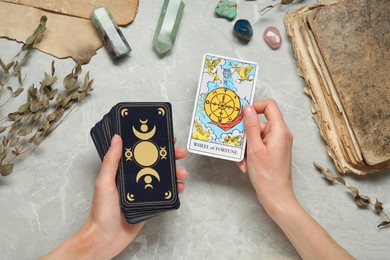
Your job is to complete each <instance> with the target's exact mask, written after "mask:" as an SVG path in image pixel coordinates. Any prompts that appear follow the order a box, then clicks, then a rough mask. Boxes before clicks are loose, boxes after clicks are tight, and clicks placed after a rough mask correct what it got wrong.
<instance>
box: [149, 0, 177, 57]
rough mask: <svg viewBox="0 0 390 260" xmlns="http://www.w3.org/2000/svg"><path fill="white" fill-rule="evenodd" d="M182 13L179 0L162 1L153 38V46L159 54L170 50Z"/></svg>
mask: <svg viewBox="0 0 390 260" xmlns="http://www.w3.org/2000/svg"><path fill="white" fill-rule="evenodd" d="M183 12H184V3H183V2H182V1H181V0H164V4H163V6H162V9H161V13H160V18H159V20H158V24H157V28H156V32H155V34H154V38H153V46H154V48H155V49H156V51H157V52H158V53H159V54H164V53H166V52H167V51H169V50H170V49H171V48H172V46H173V43H174V42H175V39H176V34H177V31H178V29H179V25H180V21H181V18H182V16H183Z"/></svg>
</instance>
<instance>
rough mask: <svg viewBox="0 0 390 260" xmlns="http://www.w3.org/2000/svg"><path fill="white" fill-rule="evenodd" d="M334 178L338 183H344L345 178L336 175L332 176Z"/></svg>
mask: <svg viewBox="0 0 390 260" xmlns="http://www.w3.org/2000/svg"><path fill="white" fill-rule="evenodd" d="M334 180H335V181H338V182H339V183H341V184H342V185H344V186H345V185H346V183H345V180H344V178H343V177H340V176H337V177H335V178H334Z"/></svg>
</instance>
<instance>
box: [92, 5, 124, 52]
mask: <svg viewBox="0 0 390 260" xmlns="http://www.w3.org/2000/svg"><path fill="white" fill-rule="evenodd" d="M91 20H92V23H93V24H94V25H95V28H96V30H97V32H98V33H99V36H100V38H101V39H102V41H103V43H104V46H106V48H107V50H108V52H109V53H110V54H111V56H112V57H113V58H114V59H117V58H119V57H122V56H124V55H126V54H128V53H129V52H130V51H131V48H130V46H129V44H128V42H127V41H126V38H125V37H124V36H123V34H122V32H121V30H120V29H119V27H118V25H117V24H116V22H115V20H114V18H112V15H111V13H110V11H108V9H107V8H105V7H103V6H98V7H96V8H95V9H94V10H93V11H92V14H91Z"/></svg>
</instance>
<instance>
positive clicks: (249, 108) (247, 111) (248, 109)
mask: <svg viewBox="0 0 390 260" xmlns="http://www.w3.org/2000/svg"><path fill="white" fill-rule="evenodd" d="M252 112H253V108H252V106H250V105H247V106H245V107H244V116H250V115H251V114H252Z"/></svg>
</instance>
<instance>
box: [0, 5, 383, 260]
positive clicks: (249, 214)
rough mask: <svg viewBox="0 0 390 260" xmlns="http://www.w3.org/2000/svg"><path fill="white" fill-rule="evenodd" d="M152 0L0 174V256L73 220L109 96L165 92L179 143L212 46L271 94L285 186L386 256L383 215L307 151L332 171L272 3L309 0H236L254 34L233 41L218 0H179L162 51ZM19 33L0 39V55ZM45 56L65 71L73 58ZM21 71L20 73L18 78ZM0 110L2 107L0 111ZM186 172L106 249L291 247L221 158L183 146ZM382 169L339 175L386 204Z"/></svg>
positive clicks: (195, 255)
mask: <svg viewBox="0 0 390 260" xmlns="http://www.w3.org/2000/svg"><path fill="white" fill-rule="evenodd" d="M162 2H163V1H152V0H141V1H140V6H139V10H138V14H137V16H136V19H135V21H134V22H133V23H131V24H130V25H129V26H127V27H126V28H123V29H122V32H123V33H124V35H125V37H126V38H127V39H128V41H129V44H130V45H131V47H132V49H133V51H132V52H131V53H130V55H129V56H128V57H127V58H125V59H124V60H122V61H121V62H117V63H114V62H112V60H111V59H110V57H109V55H108V52H107V51H106V50H105V49H104V48H102V49H100V50H99V51H98V53H97V55H96V56H94V57H93V58H92V60H91V61H90V63H89V64H87V65H85V66H83V70H89V71H90V75H91V78H93V79H94V90H93V92H92V93H91V95H90V96H89V97H88V98H87V99H86V100H85V102H83V103H82V104H80V105H79V106H77V107H76V109H75V110H74V111H73V112H72V113H71V114H70V116H68V117H67V118H66V120H65V121H64V122H63V123H62V124H61V125H60V126H59V127H58V128H57V129H56V130H55V131H54V132H53V133H52V135H50V137H49V138H48V139H47V140H45V141H44V142H43V143H42V145H41V146H39V147H38V149H36V150H35V151H34V152H33V153H31V154H29V155H28V156H26V157H25V158H23V159H22V160H21V161H19V162H18V163H17V165H16V168H15V170H14V173H13V174H12V175H10V176H8V177H1V178H0V259H36V258H38V257H39V256H40V255H42V254H44V253H45V252H48V251H49V250H51V249H53V248H54V247H56V246H57V245H59V244H60V243H61V241H63V240H64V239H66V238H67V237H68V236H70V235H71V234H72V233H74V232H75V231H76V230H77V229H78V228H79V227H80V226H81V225H82V223H83V222H84V221H85V219H86V217H87V215H88V212H89V209H90V204H91V198H92V194H93V184H94V181H95V179H96V176H97V174H98V172H99V169H100V165H101V162H100V159H99V157H98V155H97V152H96V150H95V147H94V145H93V142H92V140H91V138H90V136H89V130H90V129H91V127H92V126H94V124H95V123H96V122H97V121H99V120H100V119H101V118H102V116H103V115H104V114H105V113H106V112H108V111H109V109H110V108H111V107H112V106H113V105H114V104H116V103H118V102H120V101H169V102H171V103H172V105H173V115H174V132H175V135H176V137H177V139H178V142H177V145H178V146H182V147H185V146H186V141H187V137H188V132H189V127H190V119H191V115H192V109H193V104H194V96H195V92H196V88H197V83H198V78H199V73H200V66H201V61H202V57H203V55H204V54H205V53H215V54H220V55H224V56H228V57H235V58H239V59H246V60H251V61H255V62H257V63H258V64H259V75H258V79H257V90H256V93H255V99H256V100H259V99H264V98H274V99H275V100H276V101H277V102H278V104H279V106H280V109H281V110H282V112H283V114H284V118H285V120H286V122H287V124H288V126H289V127H290V129H291V131H292V133H293V135H294V145H293V164H292V169H293V173H292V174H293V186H294V190H295V192H296V194H297V197H298V199H299V200H300V202H301V203H302V205H303V206H304V208H305V209H306V210H307V211H308V212H309V213H310V214H311V215H312V216H313V217H314V218H315V219H316V220H317V221H318V222H319V223H320V224H321V225H322V226H323V227H324V228H325V229H326V230H327V231H328V232H329V233H330V234H331V235H332V236H333V237H334V238H335V240H336V241H337V242H339V243H340V244H341V245H342V246H343V247H345V248H346V249H347V250H348V251H349V252H350V253H351V254H352V255H354V256H355V257H356V258H358V259H386V258H387V259H389V256H390V240H389V237H390V229H383V230H379V229H378V228H377V227H376V226H377V224H379V223H380V222H381V221H382V220H383V218H382V216H380V215H377V214H375V212H373V210H372V209H359V208H358V207H357V206H356V205H355V204H354V201H353V197H352V196H351V195H350V194H349V193H348V192H347V191H346V190H345V189H344V188H343V187H342V186H340V185H329V184H328V183H327V182H326V181H325V180H324V179H323V178H322V177H321V175H320V174H319V173H318V172H317V171H316V170H315V169H314V167H313V161H316V162H318V163H320V164H322V165H323V166H325V167H329V168H330V169H332V170H334V171H335V168H334V165H333V162H332V160H331V159H330V157H329V156H328V154H327V149H326V144H325V142H324V141H323V139H322V137H321V136H320V133H319V130H318V128H317V126H316V124H315V123H314V120H313V118H312V114H311V112H310V98H309V97H308V96H306V95H305V94H304V92H303V88H304V86H305V83H304V80H303V79H301V78H300V77H298V76H297V73H296V64H295V60H294V55H293V50H292V48H291V45H290V43H289V41H288V39H287V35H286V33H285V30H284V26H283V16H284V13H285V12H286V11H287V10H289V9H291V8H297V7H299V6H302V5H303V4H304V3H307V4H310V3H313V2H314V1H305V2H303V1H297V3H295V4H291V5H288V6H280V7H278V8H275V9H273V10H271V11H270V12H269V13H267V15H265V16H263V17H260V16H259V11H260V9H261V8H263V7H264V6H266V5H269V4H273V3H275V2H276V1H265V0H261V1H260V0H258V1H243V0H239V1H238V5H239V9H238V16H237V18H236V19H240V18H243V19H248V20H249V21H250V22H251V23H252V24H253V28H254V37H253V39H252V40H251V41H250V42H249V43H248V44H243V43H242V42H240V41H239V40H237V39H236V37H235V36H234V35H233V33H232V28H233V25H234V21H228V20H226V19H223V18H218V17H216V16H215V14H214V8H215V6H216V5H217V3H218V1H217V0H214V1H185V3H186V7H185V13H184V16H183V19H182V23H181V27H180V29H179V33H178V37H177V39H176V43H175V45H174V48H173V49H172V50H171V52H170V53H169V54H168V55H166V56H164V57H160V56H158V55H157V54H156V52H155V51H154V49H153V47H152V39H153V35H154V30H155V26H156V24H157V21H158V16H159V13H160V9H161V6H162ZM270 25H273V26H277V27H278V28H279V30H280V31H281V33H282V37H283V40H284V42H283V44H282V46H281V48H280V49H279V50H277V51H273V50H271V49H270V48H269V47H268V46H267V45H266V43H265V42H264V40H263V38H262V33H263V31H264V29H265V28H266V27H267V26H270ZM20 46H21V45H20V44H18V43H16V42H13V41H8V40H5V39H0V53H1V57H2V58H3V59H7V58H11V57H12V54H14V53H16V52H17V51H18V50H19V49H20ZM53 59H55V58H53V57H52V56H50V55H47V54H44V53H42V52H40V51H37V50H36V51H34V52H33V55H32V57H31V60H30V61H29V62H28V64H27V67H26V69H25V71H26V72H28V78H27V80H28V82H30V83H33V82H35V83H38V82H39V80H40V79H41V78H42V74H43V71H49V70H50V62H51V61H52V60H53ZM55 60H56V67H57V74H58V75H59V76H61V77H63V76H65V75H66V74H67V73H68V72H69V71H70V70H71V68H72V67H73V66H74V61H73V60H71V59H67V60H58V59H55ZM30 83H29V84H30ZM2 113H3V112H2ZM178 164H179V165H180V166H181V167H185V168H186V169H187V170H188V172H189V178H188V180H187V182H186V191H185V192H184V193H183V194H181V197H180V199H181V207H180V209H179V210H177V211H174V212H169V213H165V214H163V215H161V216H158V217H155V218H153V219H150V220H148V221H147V223H146V225H145V227H144V228H143V229H142V231H141V233H140V234H139V235H138V237H137V238H136V239H135V241H134V242H133V243H132V244H131V245H129V246H128V247H127V248H126V250H125V251H124V252H122V253H121V254H120V255H119V256H118V257H117V259H130V258H132V259H299V255H298V254H297V252H296V251H295V249H294V248H293V247H292V245H291V244H290V242H289V241H288V240H287V239H286V237H285V236H284V234H283V233H282V231H281V230H280V229H279V228H278V227H277V226H276V225H275V223H274V222H273V221H272V220H271V219H270V218H269V217H268V216H267V214H266V212H265V211H264V210H263V209H262V207H261V205H260V204H259V203H258V202H257V200H256V197H255V193H254V190H253V188H252V186H251V185H250V182H249V180H248V176H247V175H245V174H242V173H241V172H240V171H239V170H238V169H237V168H236V167H235V164H234V163H233V162H228V161H224V160H219V159H213V158H209V157H204V156H200V155H194V154H190V155H189V156H188V157H187V158H186V159H185V160H182V161H180V162H179V163H178ZM389 174H390V172H389V171H385V172H382V173H378V174H375V175H371V176H363V177H361V176H354V175H346V176H345V179H346V181H347V182H348V183H349V184H350V185H355V186H357V187H359V189H360V190H361V192H362V193H363V194H367V195H369V196H370V197H372V198H378V199H379V200H381V201H382V202H383V203H384V207H385V211H386V210H387V212H389V210H390V196H389V190H390V175H389Z"/></svg>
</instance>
